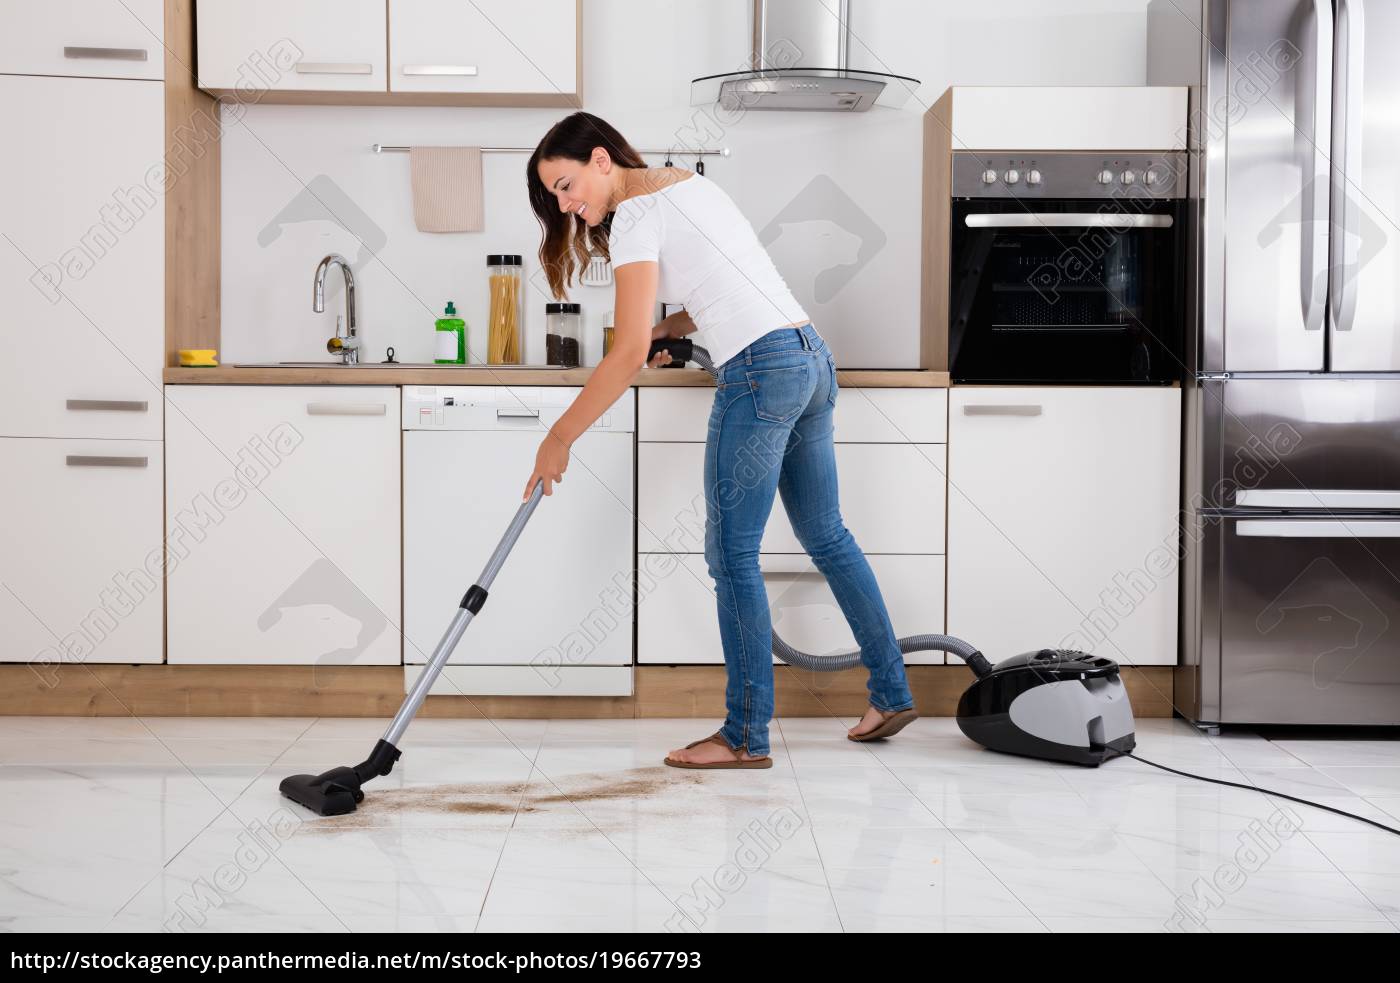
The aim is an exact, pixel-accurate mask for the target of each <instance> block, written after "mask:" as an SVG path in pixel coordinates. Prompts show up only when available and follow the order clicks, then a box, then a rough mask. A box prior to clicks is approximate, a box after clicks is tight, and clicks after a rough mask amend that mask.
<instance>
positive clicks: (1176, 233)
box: [948, 199, 1185, 384]
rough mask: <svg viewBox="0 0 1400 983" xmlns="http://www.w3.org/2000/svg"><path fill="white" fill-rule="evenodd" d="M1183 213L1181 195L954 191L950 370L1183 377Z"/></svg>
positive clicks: (983, 375) (1125, 378) (1052, 378)
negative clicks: (979, 195)
mask: <svg viewBox="0 0 1400 983" xmlns="http://www.w3.org/2000/svg"><path fill="white" fill-rule="evenodd" d="M1183 221H1184V212H1183V203H1182V202H1181V201H1179V200H1150V199H1149V200H1137V199H1134V200H1128V201H1106V200H1103V199H1055V200H1036V201H1026V200H1017V199H957V200H955V201H954V202H953V207H952V226H953V228H952V256H951V263H952V266H951V270H950V273H951V285H952V286H951V298H950V299H951V307H950V311H949V339H948V341H949V357H950V368H951V372H952V376H953V378H954V379H955V380H957V381H960V382H1007V383H1035V382H1077V383H1095V382H1098V383H1120V384H1121V383H1139V384H1152V383H1169V382H1173V381H1176V380H1178V379H1180V378H1181V373H1182V369H1183V366H1182V359H1181V355H1182V346H1181V338H1182V323H1181V322H1182V317H1183V313H1184V305H1183V303H1182V294H1183V287H1182V272H1183V268H1184V264H1183V243H1184V241H1185V235H1184V232H1185V230H1184V228H1183Z"/></svg>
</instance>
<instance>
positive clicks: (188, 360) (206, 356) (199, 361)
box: [179, 348, 219, 368]
mask: <svg viewBox="0 0 1400 983" xmlns="http://www.w3.org/2000/svg"><path fill="white" fill-rule="evenodd" d="M179 354H180V364H181V365H182V366H184V367H186V368H204V367H210V366H217V365H218V364H219V362H218V359H217V356H218V354H219V353H218V351H217V350H216V349H213V348H181V349H180V353H179Z"/></svg>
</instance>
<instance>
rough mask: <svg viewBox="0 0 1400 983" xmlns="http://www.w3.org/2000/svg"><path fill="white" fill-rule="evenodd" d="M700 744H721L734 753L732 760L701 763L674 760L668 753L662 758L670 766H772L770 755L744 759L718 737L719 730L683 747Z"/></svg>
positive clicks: (689, 747)
mask: <svg viewBox="0 0 1400 983" xmlns="http://www.w3.org/2000/svg"><path fill="white" fill-rule="evenodd" d="M700 744H718V745H720V746H722V747H723V748H724V749H725V750H726V751H728V752H729V753H730V754H732V755H734V760H733V761H708V762H703V763H701V762H695V761H676V760H675V759H673V758H672V757H671V756H670V755H667V756H666V758H665V759H664V760H665V763H666V764H668V765H670V766H671V767H672V768H772V767H773V759H772V758H770V757H767V756H764V757H762V758H752V759H748V760H746V759H745V758H744V757H743V756H742V754H741V753H740V752H739V751H735V750H734V749H733V748H732V747H730V746H729V742H728V741H726V740H725V739H724V738H723V737H720V736H719V731H715V732H714V733H713V734H711V735H710V736H709V737H704V738H701V739H700V740H698V741H691V742H690V743H689V744H687V745H686V746H685V748H686V750H690V749H691V748H693V747H695V746H697V745H700Z"/></svg>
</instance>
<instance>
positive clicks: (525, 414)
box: [496, 410, 540, 420]
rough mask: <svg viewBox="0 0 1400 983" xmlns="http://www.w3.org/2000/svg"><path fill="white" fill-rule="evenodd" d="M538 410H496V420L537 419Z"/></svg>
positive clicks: (538, 416) (538, 415)
mask: <svg viewBox="0 0 1400 983" xmlns="http://www.w3.org/2000/svg"><path fill="white" fill-rule="evenodd" d="M539 418H540V411H539V410H497V411H496V419H497V420H516V419H518V420H538V419H539Z"/></svg>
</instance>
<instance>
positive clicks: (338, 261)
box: [311, 253, 360, 365]
mask: <svg viewBox="0 0 1400 983" xmlns="http://www.w3.org/2000/svg"><path fill="white" fill-rule="evenodd" d="M332 266H339V267H340V272H341V273H343V274H345V337H343V338H342V337H341V335H340V319H339V318H336V325H335V337H334V338H332V339H330V340H329V341H327V342H326V351H328V352H330V353H331V354H332V355H339V356H340V358H341V361H342V362H343V363H344V364H346V365H358V364H359V361H360V335H359V329H358V327H357V325H356V320H355V274H354V273H352V272H351V271H350V263H349V262H348V261H347V260H346V259H345V257H344V256H342V255H340V254H339V253H331V254H330V255H329V256H327V257H326V258H325V259H323V260H321V262H320V263H319V264H318V265H317V267H316V280H315V282H314V283H313V284H312V291H311V309H312V310H313V311H315V312H316V313H317V314H322V313H324V312H325V310H326V271H327V270H329V269H330V268H331V267H332Z"/></svg>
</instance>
